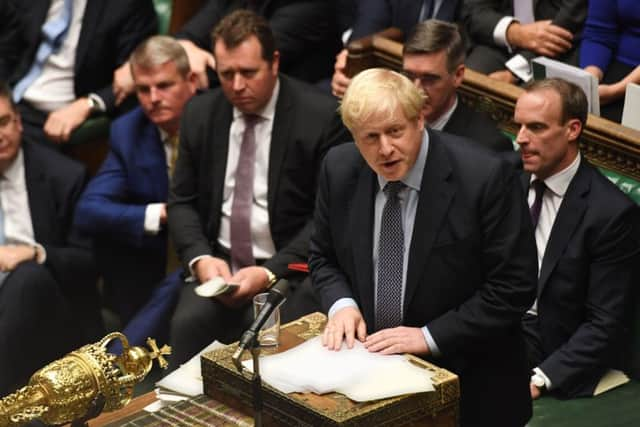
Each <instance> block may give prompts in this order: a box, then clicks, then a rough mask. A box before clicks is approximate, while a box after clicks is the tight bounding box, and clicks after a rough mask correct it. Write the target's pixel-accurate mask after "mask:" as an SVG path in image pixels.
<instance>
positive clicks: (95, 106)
mask: <svg viewBox="0 0 640 427" xmlns="http://www.w3.org/2000/svg"><path fill="white" fill-rule="evenodd" d="M97 96H98V95H96V94H95V93H90V94H89V95H87V103H88V104H89V111H90V112H91V114H93V113H101V112H102V105H100V101H98V99H96V98H97Z"/></svg>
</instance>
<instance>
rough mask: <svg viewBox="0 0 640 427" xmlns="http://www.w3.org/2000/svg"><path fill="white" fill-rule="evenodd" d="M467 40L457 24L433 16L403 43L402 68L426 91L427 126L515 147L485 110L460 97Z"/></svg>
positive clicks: (484, 142)
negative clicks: (459, 90)
mask: <svg viewBox="0 0 640 427" xmlns="http://www.w3.org/2000/svg"><path fill="white" fill-rule="evenodd" d="M464 57H465V42H464V39H463V37H462V34H461V33H460V31H459V29H458V26H457V25H455V24H451V23H448V22H444V21H438V20H435V19H431V20H428V21H424V22H421V23H419V24H418V25H416V27H415V29H414V30H413V32H412V33H411V34H409V37H407V40H406V41H405V43H404V48H403V51H402V69H403V70H404V74H405V75H406V76H407V77H409V79H410V80H412V81H413V82H414V83H415V84H416V85H417V86H418V87H420V88H421V89H422V90H423V92H424V93H425V95H426V100H425V104H424V109H423V116H424V120H425V124H426V126H427V127H429V128H431V129H436V130H442V131H445V132H448V133H452V134H454V135H459V136H464V137H467V138H471V139H473V140H474V141H476V142H479V143H480V144H482V145H484V146H486V147H487V148H490V149H492V150H495V151H513V144H512V143H511V140H510V139H509V138H507V137H506V136H505V135H504V134H503V133H502V132H500V131H499V130H498V129H497V128H496V125H495V122H494V121H493V120H492V119H491V117H490V116H489V115H488V114H486V113H481V112H478V111H475V110H472V109H471V108H469V107H467V106H466V105H464V104H463V103H462V102H460V101H459V98H458V95H457V94H456V91H457V89H458V88H459V87H460V85H461V84H462V80H463V79H464V68H465V67H464Z"/></svg>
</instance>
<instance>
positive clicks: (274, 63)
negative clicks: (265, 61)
mask: <svg viewBox="0 0 640 427" xmlns="http://www.w3.org/2000/svg"><path fill="white" fill-rule="evenodd" d="M279 70H280V52H279V51H277V50H276V51H274V52H273V59H272V60H271V72H272V73H273V75H274V76H275V75H277V74H278V71H279Z"/></svg>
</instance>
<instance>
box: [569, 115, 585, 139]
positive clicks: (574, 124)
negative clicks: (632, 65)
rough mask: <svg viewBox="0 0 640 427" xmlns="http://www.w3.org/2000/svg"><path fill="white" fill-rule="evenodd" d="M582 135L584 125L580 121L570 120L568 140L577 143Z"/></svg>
mask: <svg viewBox="0 0 640 427" xmlns="http://www.w3.org/2000/svg"><path fill="white" fill-rule="evenodd" d="M580 133H582V123H581V122H580V120H578V119H570V120H569V123H567V139H568V140H569V141H577V140H578V137H580Z"/></svg>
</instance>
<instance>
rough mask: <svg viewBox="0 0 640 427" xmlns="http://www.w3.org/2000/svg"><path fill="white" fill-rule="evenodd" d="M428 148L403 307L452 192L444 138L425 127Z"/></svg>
mask: <svg viewBox="0 0 640 427" xmlns="http://www.w3.org/2000/svg"><path fill="white" fill-rule="evenodd" d="M428 133H429V152H428V154H427V161H426V164H425V167H424V173H423V175H422V184H421V189H420V197H419V200H418V207H417V209H416V218H415V222H414V226H413V235H412V238H411V246H410V247H409V267H408V270H407V285H406V292H405V300H404V304H403V307H404V311H405V313H406V309H407V306H408V301H411V299H412V298H413V294H414V293H415V291H416V289H417V287H418V284H419V281H420V278H421V276H422V273H423V268H424V265H425V263H424V260H425V259H426V258H428V256H429V253H430V252H431V248H432V247H433V244H434V242H435V239H436V236H437V234H438V230H439V229H440V228H441V226H442V222H443V221H444V218H445V216H446V214H447V212H448V211H449V205H450V204H451V201H452V199H453V197H454V195H455V187H454V185H453V183H452V182H451V180H450V175H451V171H452V169H451V165H450V163H449V158H448V156H447V154H446V152H445V151H444V148H443V147H442V144H444V143H445V142H444V141H442V140H441V139H440V136H439V134H437V133H435V132H433V131H428Z"/></svg>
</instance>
